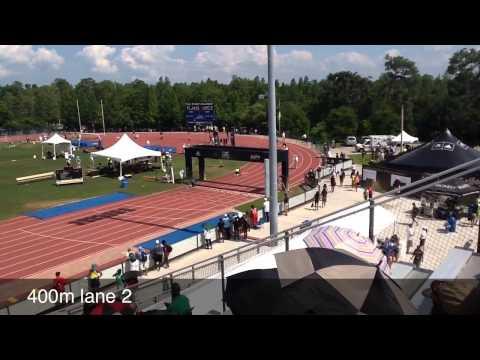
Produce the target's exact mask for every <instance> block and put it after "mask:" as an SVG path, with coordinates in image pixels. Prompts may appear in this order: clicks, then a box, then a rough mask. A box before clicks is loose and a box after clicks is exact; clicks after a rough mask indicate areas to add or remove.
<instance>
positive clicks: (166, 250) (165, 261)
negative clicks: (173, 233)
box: [162, 240, 173, 269]
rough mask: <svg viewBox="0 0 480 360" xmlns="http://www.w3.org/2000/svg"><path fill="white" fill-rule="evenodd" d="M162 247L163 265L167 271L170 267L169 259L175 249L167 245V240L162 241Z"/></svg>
mask: <svg viewBox="0 0 480 360" xmlns="http://www.w3.org/2000/svg"><path fill="white" fill-rule="evenodd" d="M162 245H163V265H164V267H165V269H168V268H169V267H170V265H169V263H168V257H169V256H170V253H171V252H172V250H173V249H172V247H171V246H170V245H169V244H167V242H166V241H165V240H163V241H162Z"/></svg>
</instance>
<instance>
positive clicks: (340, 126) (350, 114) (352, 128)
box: [326, 106, 358, 140]
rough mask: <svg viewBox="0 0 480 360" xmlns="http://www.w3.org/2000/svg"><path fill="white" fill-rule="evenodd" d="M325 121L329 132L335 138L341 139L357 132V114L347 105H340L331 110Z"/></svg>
mask: <svg viewBox="0 0 480 360" xmlns="http://www.w3.org/2000/svg"><path fill="white" fill-rule="evenodd" d="M326 123H327V126H328V129H329V133H330V134H331V136H332V137H333V138H334V139H336V140H343V139H344V138H346V137H347V136H349V135H355V134H356V133H357V129H358V118H357V114H356V113H355V110H354V109H352V108H351V107H349V106H341V107H339V108H336V109H333V110H331V111H330V113H329V114H328V116H327V118H326Z"/></svg>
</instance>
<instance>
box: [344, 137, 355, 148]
mask: <svg viewBox="0 0 480 360" xmlns="http://www.w3.org/2000/svg"><path fill="white" fill-rule="evenodd" d="M345 144H347V146H355V145H357V138H356V137H355V136H348V137H347V139H346V140H345Z"/></svg>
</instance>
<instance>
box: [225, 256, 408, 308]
mask: <svg viewBox="0 0 480 360" xmlns="http://www.w3.org/2000/svg"><path fill="white" fill-rule="evenodd" d="M275 260H276V263H277V269H265V270H250V271H246V272H243V273H239V274H235V275H233V276H230V277H228V278H227V288H226V301H227V304H228V306H229V307H230V309H231V310H232V313H233V314H235V315H265V314H272V315H273V314H276V315H287V314H292V315H293V314H342V315H354V314H371V315H374V314H377V315H403V314H416V313H417V312H416V309H415V308H414V307H413V305H412V304H411V303H410V301H409V300H408V298H407V296H406V295H405V294H404V293H403V292H402V290H401V289H400V287H399V286H398V285H397V284H396V283H395V282H394V281H393V280H392V279H390V278H389V277H388V276H387V275H385V274H384V273H383V271H381V270H380V269H379V268H378V267H376V266H373V265H371V264H368V263H366V262H364V261H362V260H360V259H357V258H354V257H352V256H351V255H348V254H346V253H343V252H340V251H337V250H331V249H322V248H309V249H298V250H292V251H288V252H284V253H280V254H276V255H275Z"/></svg>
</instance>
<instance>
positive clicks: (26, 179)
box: [15, 172, 55, 184]
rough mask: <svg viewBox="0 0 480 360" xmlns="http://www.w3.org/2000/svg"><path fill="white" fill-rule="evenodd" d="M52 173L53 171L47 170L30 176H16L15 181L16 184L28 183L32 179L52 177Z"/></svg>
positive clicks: (38, 179)
mask: <svg viewBox="0 0 480 360" xmlns="http://www.w3.org/2000/svg"><path fill="white" fill-rule="evenodd" d="M54 175H55V173H54V172H47V173H42V174H34V175H30V176H23V177H18V178H16V179H15V180H16V181H17V184H24V183H29V182H33V181H40V180H47V179H52V178H53V177H54Z"/></svg>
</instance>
